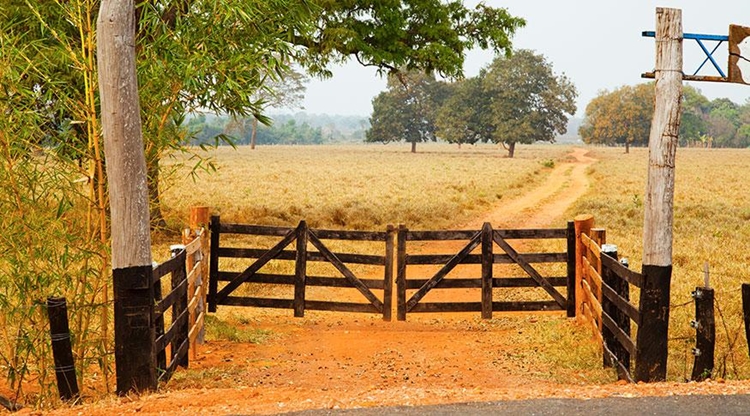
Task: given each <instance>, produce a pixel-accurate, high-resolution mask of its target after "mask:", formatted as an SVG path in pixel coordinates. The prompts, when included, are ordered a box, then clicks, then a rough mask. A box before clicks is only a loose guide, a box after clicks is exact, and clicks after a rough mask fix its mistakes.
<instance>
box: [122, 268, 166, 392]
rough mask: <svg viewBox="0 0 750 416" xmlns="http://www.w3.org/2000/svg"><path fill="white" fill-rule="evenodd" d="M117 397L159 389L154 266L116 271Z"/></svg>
mask: <svg viewBox="0 0 750 416" xmlns="http://www.w3.org/2000/svg"><path fill="white" fill-rule="evenodd" d="M112 275H113V280H114V295H115V299H114V301H115V365H116V373H117V394H120V395H124V394H127V393H130V392H140V391H147V390H155V389H156V380H157V379H156V355H155V353H154V337H155V326H154V310H153V306H154V286H153V284H152V280H153V277H152V267H151V265H148V266H135V267H127V268H123V269H114V270H113V271H112Z"/></svg>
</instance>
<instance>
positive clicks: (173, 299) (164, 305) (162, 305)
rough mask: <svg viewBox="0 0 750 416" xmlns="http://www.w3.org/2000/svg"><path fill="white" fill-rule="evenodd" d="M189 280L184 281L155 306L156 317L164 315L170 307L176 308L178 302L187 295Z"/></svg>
mask: <svg viewBox="0 0 750 416" xmlns="http://www.w3.org/2000/svg"><path fill="white" fill-rule="evenodd" d="M187 286H188V282H187V280H183V281H182V283H180V284H179V286H177V287H176V288H174V289H172V290H171V291H170V292H169V294H167V295H166V296H164V297H163V298H162V299H161V300H160V301H158V302H156V303H155V304H154V316H159V315H163V314H164V312H166V311H167V310H168V309H169V308H170V307H172V306H174V305H175V303H177V301H178V300H179V299H180V298H182V297H184V296H186V295H187Z"/></svg>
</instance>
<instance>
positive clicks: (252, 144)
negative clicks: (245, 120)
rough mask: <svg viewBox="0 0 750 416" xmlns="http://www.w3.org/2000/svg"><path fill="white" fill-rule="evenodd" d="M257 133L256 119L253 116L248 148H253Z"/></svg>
mask: <svg viewBox="0 0 750 416" xmlns="http://www.w3.org/2000/svg"><path fill="white" fill-rule="evenodd" d="M256 133H258V119H257V118H255V117H253V124H252V133H250V149H251V150H254V149H255V135H256Z"/></svg>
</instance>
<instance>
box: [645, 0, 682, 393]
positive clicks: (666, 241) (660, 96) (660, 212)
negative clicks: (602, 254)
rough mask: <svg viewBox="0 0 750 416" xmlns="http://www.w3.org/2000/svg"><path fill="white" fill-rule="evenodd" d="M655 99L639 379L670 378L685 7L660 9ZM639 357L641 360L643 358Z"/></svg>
mask: <svg viewBox="0 0 750 416" xmlns="http://www.w3.org/2000/svg"><path fill="white" fill-rule="evenodd" d="M655 78H656V99H655V102H654V105H655V107H654V118H653V121H652V122H651V134H650V135H649V160H648V181H647V185H646V195H645V198H644V208H645V213H644V225H643V274H644V276H645V287H644V288H643V289H642V290H641V302H640V305H641V308H642V311H643V312H642V313H643V322H642V325H641V327H640V328H639V330H638V342H637V351H636V356H637V357H636V361H638V362H641V363H648V364H645V365H640V366H638V368H636V379H637V380H638V381H658V380H664V379H665V378H666V365H667V333H668V329H669V287H670V283H671V280H672V220H673V211H672V206H673V201H674V179H675V153H676V150H677V142H678V133H679V131H680V101H681V99H682V11H681V10H679V9H666V8H657V9H656V69H655ZM639 358H640V360H639Z"/></svg>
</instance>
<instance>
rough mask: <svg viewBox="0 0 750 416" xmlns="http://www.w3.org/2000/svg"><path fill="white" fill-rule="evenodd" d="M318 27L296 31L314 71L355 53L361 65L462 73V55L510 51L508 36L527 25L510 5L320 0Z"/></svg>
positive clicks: (301, 56)
mask: <svg viewBox="0 0 750 416" xmlns="http://www.w3.org/2000/svg"><path fill="white" fill-rule="evenodd" d="M314 3H315V6H317V7H315V8H313V12H314V18H313V20H314V21H315V22H317V25H316V28H315V30H313V31H310V32H307V33H299V34H297V33H295V34H294V40H293V41H294V43H295V44H297V45H299V46H302V47H303V49H302V50H301V53H300V54H299V55H298V57H297V58H298V59H299V61H300V62H301V63H302V65H303V66H305V67H306V68H308V69H309V70H310V71H311V72H313V73H317V74H323V75H330V72H329V71H328V70H327V67H328V66H329V64H330V63H331V62H339V61H343V60H346V59H348V58H349V57H351V56H353V57H355V59H357V61H359V62H360V63H362V64H363V65H368V66H376V67H378V68H379V69H380V70H383V71H389V72H394V71H396V70H397V69H401V68H404V69H406V70H407V71H411V70H422V71H424V72H428V73H431V72H433V71H435V72H437V73H439V74H441V75H443V76H446V77H460V76H461V75H462V73H463V61H464V55H465V53H466V51H467V50H469V49H472V48H474V47H477V46H478V47H480V48H483V49H487V48H492V49H493V50H495V51H496V52H503V53H505V54H508V53H509V52H510V37H511V36H512V35H513V34H514V33H515V31H516V30H517V29H518V28H520V27H522V26H524V25H525V23H526V22H525V21H524V20H523V19H520V18H517V17H513V16H511V15H510V14H509V13H508V11H507V10H506V9H502V8H493V7H489V6H486V5H485V4H483V3H480V4H479V5H477V6H476V7H474V8H473V9H470V8H467V7H465V6H464V5H463V3H462V2H460V1H455V0H453V1H447V2H445V1H440V0H387V1H381V0H364V1H354V0H344V1H340V0H317V1H314Z"/></svg>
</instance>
